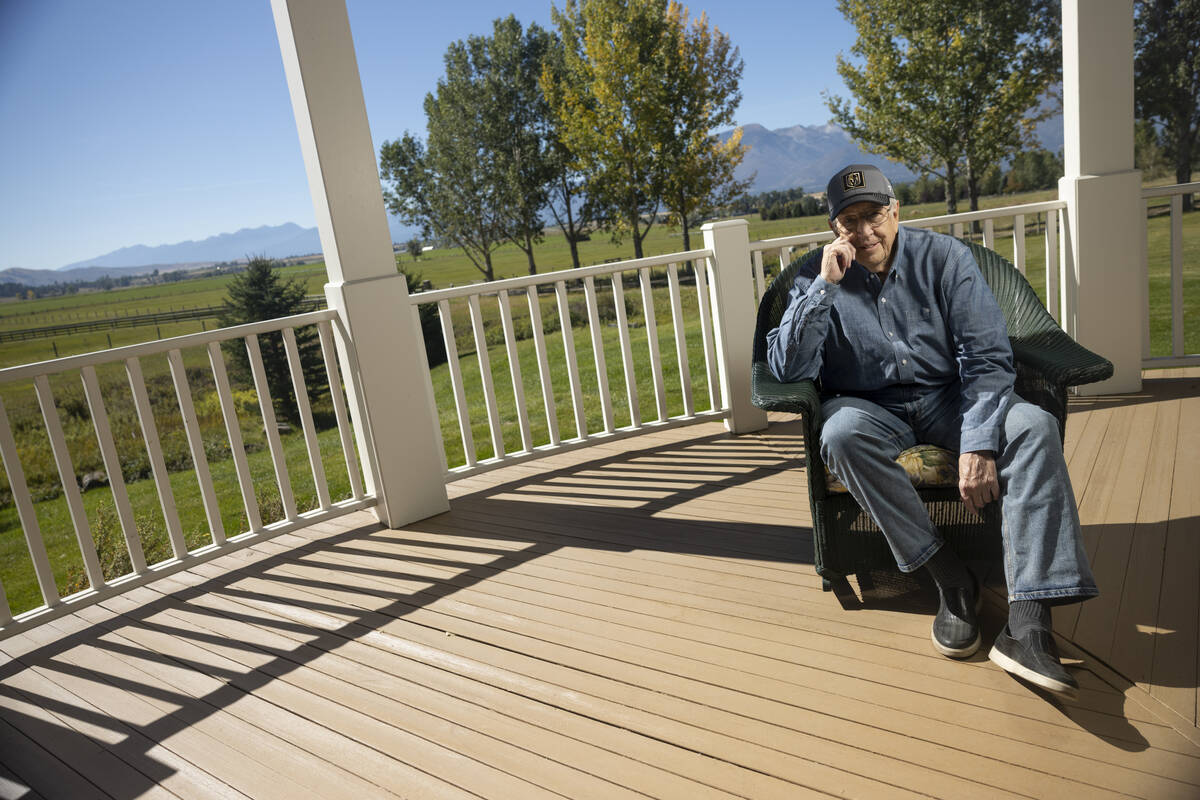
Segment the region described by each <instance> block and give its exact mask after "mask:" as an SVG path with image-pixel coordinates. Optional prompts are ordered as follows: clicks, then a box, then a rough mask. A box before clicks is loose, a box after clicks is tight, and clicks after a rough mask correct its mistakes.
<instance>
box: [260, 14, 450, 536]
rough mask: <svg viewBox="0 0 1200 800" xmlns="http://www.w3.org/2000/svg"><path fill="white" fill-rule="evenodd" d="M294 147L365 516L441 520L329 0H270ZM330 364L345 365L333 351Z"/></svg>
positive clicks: (426, 408)
mask: <svg viewBox="0 0 1200 800" xmlns="http://www.w3.org/2000/svg"><path fill="white" fill-rule="evenodd" d="M271 7H272V10H273V11H274V14H275V29H276V32H277V34H278V36H279V48H280V50H281V52H282V55H283V66H284V71H285V72H286V73H287V81H288V90H289V91H290V93H291V97H292V109H293V111H294V113H295V115H296V127H297V129H298V130H299V133H300V147H301V149H302V151H303V153H304V166H305V170H306V171H307V173H308V184H309V189H310V191H311V192H312V200H313V206H314V208H315V209H316V215H317V227H318V229H319V231H320V234H321V247H322V249H323V250H324V251H325V268H326V270H327V272H328V274H329V282H328V283H327V284H326V285H325V296H326V297H327V298H328V300H329V307H330V308H332V309H336V310H337V312H338V314H339V315H340V317H341V320H342V323H343V325H344V326H345V329H346V332H347V335H348V338H349V341H350V343H351V344H352V345H353V347H354V350H355V352H356V353H357V356H358V367H359V373H358V379H359V385H360V387H361V393H362V397H361V398H359V400H360V401H361V405H362V406H363V408H364V409H365V412H366V419H363V418H362V415H361V414H360V413H359V408H358V407H359V405H360V403H359V402H354V400H355V397H354V394H353V392H354V387H352V386H351V385H350V381H347V389H348V391H349V392H351V401H352V402H351V403H350V408H351V409H352V412H351V413H352V414H353V415H354V428H355V433H356V435H357V436H358V437H359V450H360V452H362V453H364V454H365V453H367V452H368V450H367V449H365V448H364V446H363V445H364V444H365V438H364V437H366V436H370V437H371V439H372V441H373V443H374V446H375V454H376V459H375V463H374V464H372V463H370V459H364V461H365V462H367V463H364V465H363V466H364V472H365V476H366V480H367V486H368V488H371V489H373V490H374V491H375V492H376V493H377V495H378V497H379V505H378V506H377V507H376V515H377V516H378V517H379V520H380V521H381V522H383V523H384V524H385V525H387V526H388V527H391V528H395V527H398V526H400V525H403V524H405V523H407V522H411V521H413V520H417V519H421V518H424V517H428V516H431V515H433V514H437V513H440V512H442V511H445V510H446V509H447V508H448V507H449V504H448V502H447V499H446V486H445V483H444V478H443V472H442V457H441V454H440V444H439V442H440V439H439V437H438V435H437V433H436V428H435V426H436V425H437V424H438V423H437V413H436V409H434V408H433V406H432V403H431V402H430V397H429V395H428V393H427V392H426V387H425V384H426V382H427V380H428V379H427V377H426V376H425V371H424V369H423V365H424V349H423V343H422V339H421V333H420V330H419V329H418V327H417V324H416V322H415V318H414V315H413V314H412V312H411V310H410V309H409V305H408V287H407V285H406V284H405V280H404V276H403V275H401V274H399V273H398V272H397V270H396V262H395V256H394V255H393V254H392V238H391V234H390V232H389V231H388V225H387V212H386V211H385V209H384V206H383V192H382V190H381V188H380V185H379V173H378V169H377V167H376V163H375V151H374V145H373V144H372V142H371V130H370V128H369V127H368V126H367V110H366V105H365V104H364V102H363V94H362V83H361V81H360V79H359V74H358V62H357V60H356V58H355V55H354V42H353V40H352V39H351V37H350V21H349V19H348V17H347V13H346V6H345V4H344V3H342V2H332V0H271ZM342 356H343V357H342V359H341V367H342V369H343V370H345V371H346V372H347V374H348V375H349V374H350V369H351V365H350V363H349V362H348V361H347V359H346V358H345V354H344V353H343V354H342Z"/></svg>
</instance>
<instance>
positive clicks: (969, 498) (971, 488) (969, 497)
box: [958, 451, 1000, 514]
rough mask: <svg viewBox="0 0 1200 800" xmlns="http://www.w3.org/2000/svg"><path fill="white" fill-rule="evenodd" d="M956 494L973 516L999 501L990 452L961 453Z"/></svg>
mask: <svg viewBox="0 0 1200 800" xmlns="http://www.w3.org/2000/svg"><path fill="white" fill-rule="evenodd" d="M958 494H959V496H960V497H962V501H963V503H965V504H966V506H967V508H968V509H970V510H971V512H972V513H974V514H979V513H980V512H981V511H982V510H983V507H984V506H986V505H987V504H988V503H990V502H992V501H993V500H999V499H1000V480H999V479H998V478H997V477H996V457H995V456H994V455H993V454H992V453H991V451H980V452H972V453H963V454H962V455H960V456H959V457H958Z"/></svg>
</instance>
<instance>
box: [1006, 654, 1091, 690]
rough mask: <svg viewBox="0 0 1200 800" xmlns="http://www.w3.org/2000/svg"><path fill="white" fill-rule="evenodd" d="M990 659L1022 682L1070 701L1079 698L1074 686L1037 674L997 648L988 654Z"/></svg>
mask: <svg viewBox="0 0 1200 800" xmlns="http://www.w3.org/2000/svg"><path fill="white" fill-rule="evenodd" d="M988 658H989V659H990V660H991V661H992V663H993V664H996V665H997V666H998V667H1000V669H1002V670H1004V671H1005V672H1007V673H1009V674H1010V675H1015V676H1017V677H1018V678H1021V679H1022V680H1025V681H1028V682H1029V683H1032V684H1033V685H1034V686H1040V687H1041V688H1043V689H1045V690H1046V691H1048V692H1054V694H1056V695H1059V696H1060V697H1065V698H1066V699H1068V700H1075V699H1076V698H1078V697H1079V690H1078V689H1076V688H1075V687H1074V686H1071V685H1070V684H1066V683H1063V682H1061V681H1056V680H1054V679H1053V678H1048V677H1046V676H1045V675H1043V674H1042V673H1040V672H1035V671H1033V670H1031V669H1030V668H1029V667H1027V666H1025V665H1024V664H1022V663H1020V662H1018V661H1015V660H1013V659H1012V658H1009V657H1008V656H1006V655H1005V654H1004V653H1002V652H1000V651H999V650H998V649H997V648H995V647H993V648H992V650H991V652H990V653H988Z"/></svg>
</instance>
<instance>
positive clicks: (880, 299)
mask: <svg viewBox="0 0 1200 800" xmlns="http://www.w3.org/2000/svg"><path fill="white" fill-rule="evenodd" d="M879 302H881V303H886V302H887V298H886V297H881V298H879Z"/></svg>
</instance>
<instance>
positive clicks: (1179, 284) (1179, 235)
mask: <svg viewBox="0 0 1200 800" xmlns="http://www.w3.org/2000/svg"><path fill="white" fill-rule="evenodd" d="M1183 354H1184V347H1183V195H1181V194H1175V195H1171V355H1173V356H1175V357H1176V358H1178V357H1179V356H1182V355H1183Z"/></svg>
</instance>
